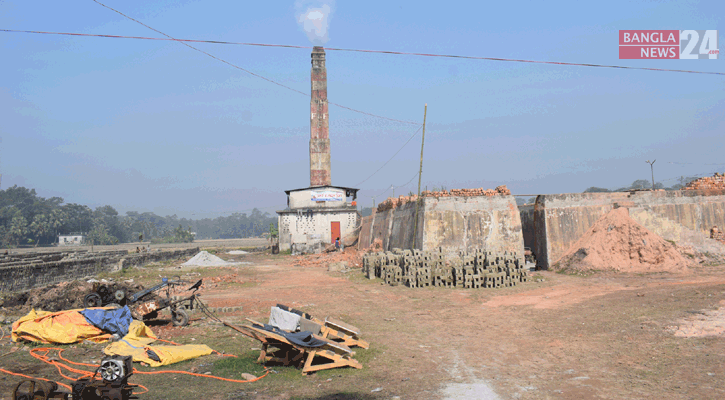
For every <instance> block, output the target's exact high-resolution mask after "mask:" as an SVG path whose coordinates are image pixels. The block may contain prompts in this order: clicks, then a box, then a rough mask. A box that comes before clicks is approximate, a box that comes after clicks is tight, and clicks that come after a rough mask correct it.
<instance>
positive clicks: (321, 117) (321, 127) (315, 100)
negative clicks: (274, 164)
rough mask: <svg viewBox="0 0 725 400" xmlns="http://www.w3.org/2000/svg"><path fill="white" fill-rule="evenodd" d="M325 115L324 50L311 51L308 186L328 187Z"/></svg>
mask: <svg viewBox="0 0 725 400" xmlns="http://www.w3.org/2000/svg"><path fill="white" fill-rule="evenodd" d="M329 119H330V118H329V115H328V113H327V69H326V68H325V49H323V48H322V47H321V46H315V47H314V48H313V49H312V96H311V99H310V186H311V187H312V186H330V185H332V178H331V176H330V132H329Z"/></svg>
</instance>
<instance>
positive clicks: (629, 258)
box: [554, 207, 692, 273]
mask: <svg viewBox="0 0 725 400" xmlns="http://www.w3.org/2000/svg"><path fill="white" fill-rule="evenodd" d="M690 264H692V262H691V261H688V260H687V259H686V258H685V257H683V256H682V254H681V253H680V252H679V251H678V250H677V248H676V247H675V245H673V244H672V243H670V242H667V241H666V240H664V239H662V237H660V236H659V235H657V234H655V233H652V232H650V231H649V230H648V229H647V228H645V227H644V226H642V225H640V224H638V223H637V221H635V220H633V219H632V218H630V216H629V210H628V209H627V208H624V207H623V208H616V209H614V210H611V211H610V212H608V213H607V214H605V215H603V216H602V217H601V218H599V219H598V220H597V222H595V223H594V225H593V226H592V227H591V228H589V230H588V231H587V232H586V233H585V234H584V235H582V237H581V238H579V240H578V241H577V242H576V243H574V244H573V245H572V246H571V247H570V248H569V250H568V251H567V252H566V253H565V254H564V256H562V257H561V259H559V261H558V262H557V263H555V264H554V268H555V269H562V270H574V271H592V270H594V271H597V270H599V271H605V270H614V271H617V272H631V273H642V272H685V271H687V267H688V266H689V265H690Z"/></svg>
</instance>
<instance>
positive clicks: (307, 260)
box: [293, 247, 362, 268]
mask: <svg viewBox="0 0 725 400" xmlns="http://www.w3.org/2000/svg"><path fill="white" fill-rule="evenodd" d="M293 259H294V265H296V266H298V267H308V266H310V267H313V266H327V267H329V265H330V264H332V263H345V264H346V265H347V267H348V268H360V265H361V264H362V259H361V257H360V253H359V252H358V251H357V250H355V249H354V248H351V247H346V248H345V251H333V252H331V253H320V254H309V255H305V256H294V257H293Z"/></svg>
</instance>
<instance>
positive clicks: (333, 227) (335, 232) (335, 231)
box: [330, 221, 340, 243]
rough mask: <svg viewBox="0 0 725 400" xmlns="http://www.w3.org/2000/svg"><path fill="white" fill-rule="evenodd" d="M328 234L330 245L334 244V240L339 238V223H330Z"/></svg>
mask: <svg viewBox="0 0 725 400" xmlns="http://www.w3.org/2000/svg"><path fill="white" fill-rule="evenodd" d="M330 233H331V234H332V239H331V242H330V243H335V239H337V238H339V237H340V222H339V221H335V222H330Z"/></svg>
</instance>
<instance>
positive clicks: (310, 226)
mask: <svg viewBox="0 0 725 400" xmlns="http://www.w3.org/2000/svg"><path fill="white" fill-rule="evenodd" d="M357 191H358V189H352V188H345V187H339V186H321V187H310V188H304V189H294V190H287V191H285V193H286V194H287V209H286V210H282V211H277V214H279V218H278V220H279V225H278V226H279V247H280V250H292V251H293V252H295V253H299V252H302V253H315V252H319V251H321V250H322V248H323V247H324V246H326V245H327V244H329V243H334V242H335V239H337V238H338V237H340V238H343V237H345V236H347V235H349V234H351V233H352V232H353V231H354V230H355V228H357V226H358V222H359V221H358V218H359V214H358V212H357V206H356V205H355V200H356V198H357Z"/></svg>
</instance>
